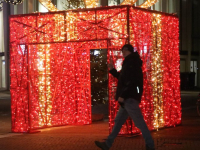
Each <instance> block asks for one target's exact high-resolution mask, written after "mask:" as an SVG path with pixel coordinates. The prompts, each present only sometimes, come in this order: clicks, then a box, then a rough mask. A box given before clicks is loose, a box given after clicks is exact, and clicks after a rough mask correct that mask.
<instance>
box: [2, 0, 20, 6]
mask: <svg viewBox="0 0 200 150" xmlns="http://www.w3.org/2000/svg"><path fill="white" fill-rule="evenodd" d="M5 2H7V3H10V4H13V5H18V4H22V2H23V0H5Z"/></svg>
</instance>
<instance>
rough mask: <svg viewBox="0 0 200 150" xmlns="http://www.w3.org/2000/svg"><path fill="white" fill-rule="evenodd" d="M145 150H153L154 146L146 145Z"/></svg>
mask: <svg viewBox="0 0 200 150" xmlns="http://www.w3.org/2000/svg"><path fill="white" fill-rule="evenodd" d="M146 150H155V148H150V147H149V146H147V145H146Z"/></svg>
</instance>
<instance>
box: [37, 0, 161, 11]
mask: <svg viewBox="0 0 200 150" xmlns="http://www.w3.org/2000/svg"><path fill="white" fill-rule="evenodd" d="M137 1H138V0H124V1H123V2H122V3H121V4H120V5H134V4H135V3H136V2H137ZM39 2H40V3H41V4H42V5H44V7H46V8H47V9H48V10H49V11H58V9H57V8H56V7H55V6H54V5H53V4H52V2H51V0H39ZM157 2H158V0H146V1H145V2H144V3H142V4H141V5H139V6H138V7H141V8H148V7H151V6H153V5H154V4H155V3H157ZM98 3H99V0H84V5H80V6H78V7H77V6H76V7H75V6H74V7H72V9H77V8H84V7H86V8H96V7H97V6H98ZM68 9H69V8H68Z"/></svg>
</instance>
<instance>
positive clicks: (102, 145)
mask: <svg viewBox="0 0 200 150" xmlns="http://www.w3.org/2000/svg"><path fill="white" fill-rule="evenodd" d="M94 143H95V144H96V146H98V147H99V148H101V149H102V150H109V149H110V148H109V147H108V146H107V145H106V142H99V141H95V142H94Z"/></svg>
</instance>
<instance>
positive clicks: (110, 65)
mask: <svg viewBox="0 0 200 150" xmlns="http://www.w3.org/2000/svg"><path fill="white" fill-rule="evenodd" d="M113 66H114V65H113V60H112V58H110V61H109V64H108V68H109V69H110V70H112V69H113V68H114V67H113Z"/></svg>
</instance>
